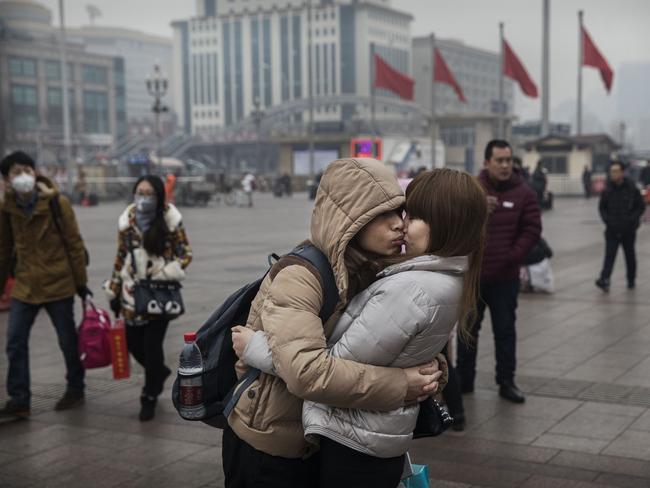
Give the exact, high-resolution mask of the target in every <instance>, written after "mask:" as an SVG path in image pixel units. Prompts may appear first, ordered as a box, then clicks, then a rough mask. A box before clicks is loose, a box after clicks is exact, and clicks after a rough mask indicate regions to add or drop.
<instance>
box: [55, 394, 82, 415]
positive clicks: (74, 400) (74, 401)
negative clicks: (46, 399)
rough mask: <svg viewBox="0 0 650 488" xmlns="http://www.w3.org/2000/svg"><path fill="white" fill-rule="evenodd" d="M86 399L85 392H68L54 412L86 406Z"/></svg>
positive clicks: (57, 403) (57, 404)
mask: <svg viewBox="0 0 650 488" xmlns="http://www.w3.org/2000/svg"><path fill="white" fill-rule="evenodd" d="M85 401H86V397H85V395H84V392H83V391H81V392H79V391H70V390H66V392H65V393H64V394H63V396H62V397H61V399H60V400H59V401H58V402H56V405H54V410H57V411H61V410H70V409H71V408H77V407H80V406H81V405H83V404H84V402H85Z"/></svg>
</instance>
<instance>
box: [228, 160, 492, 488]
mask: <svg viewBox="0 0 650 488" xmlns="http://www.w3.org/2000/svg"><path fill="white" fill-rule="evenodd" d="M406 212H407V218H406V220H405V231H406V235H405V238H404V242H405V245H406V254H405V255H402V256H398V257H388V258H379V259H378V260H377V261H376V263H377V265H378V267H379V269H381V268H382V267H384V266H387V267H385V269H383V271H381V272H379V273H378V274H377V277H378V278H379V279H378V280H377V281H375V282H374V283H373V284H371V285H370V286H369V287H368V288H367V289H366V290H364V291H362V292H361V293H359V294H358V295H357V296H355V297H354V298H353V299H352V300H351V301H350V303H349V304H348V306H347V308H346V310H345V313H344V314H343V315H342V316H341V318H340V319H339V320H338V322H337V324H336V325H335V326H334V330H333V332H332V334H331V335H330V336H329V337H328V341H327V345H328V347H329V348H330V354H331V355H332V356H334V357H337V358H341V359H346V360H351V361H355V362H358V363H365V364H371V365H375V366H389V367H398V368H406V367H411V366H414V365H417V364H420V363H422V362H424V361H427V360H430V359H432V358H433V357H435V356H436V354H437V353H439V352H440V351H441V350H442V348H443V347H444V346H445V344H446V343H447V341H448V339H449V335H450V333H451V330H452V328H453V327H454V324H456V323H458V324H459V330H460V333H461V335H463V336H465V337H466V336H467V331H468V327H469V326H470V324H471V321H470V317H471V316H472V315H473V314H474V313H475V309H476V296H477V291H478V280H479V276H480V267H481V259H482V254H483V242H484V240H485V225H486V220H487V204H486V200H485V192H484V191H483V189H482V188H481V186H480V184H479V183H478V182H477V181H476V179H475V178H474V177H473V176H471V175H470V174H468V173H465V172H460V171H455V170H450V169H436V170H433V171H425V172H422V173H420V174H419V175H418V176H417V177H416V178H415V179H414V180H413V181H412V182H411V183H410V184H409V186H408V188H407V189H406ZM378 231H379V232H381V229H380V228H378ZM379 237H380V234H374V235H368V232H367V230H362V231H361V232H360V233H359V237H358V239H357V240H358V245H360V246H361V247H367V246H368V244H369V243H370V242H373V241H376V239H378V238H379ZM367 238H368V239H367ZM379 256H381V255H379ZM237 339H238V340H233V343H234V346H235V351H236V352H237V354H238V355H239V356H240V357H241V358H242V359H243V360H244V361H245V362H246V363H247V364H249V365H251V366H253V367H256V368H259V369H261V370H262V371H264V372H266V373H268V374H275V369H276V368H275V365H274V361H273V356H272V355H271V354H269V352H268V346H267V344H266V343H265V342H262V341H259V340H258V341H251V342H250V343H248V342H247V343H246V344H243V342H244V341H241V340H239V338H237ZM249 344H250V346H249ZM418 411H419V405H418V404H417V403H416V404H411V405H406V406H403V407H399V408H397V409H394V410H391V411H389V412H379V411H370V410H360V409H350V408H337V407H335V406H330V405H326V404H324V403H319V402H314V401H305V402H304V404H303V412H302V422H303V428H304V433H305V434H304V435H305V438H306V439H307V441H308V442H311V443H314V444H318V445H320V459H319V464H320V470H319V472H320V479H319V484H318V486H320V487H321V488H329V487H332V488H335V487H341V486H354V487H358V488H364V487H368V488H370V487H372V488H382V487H385V488H394V487H395V486H397V485H398V483H399V481H400V478H401V475H402V471H403V468H404V454H405V453H406V452H407V450H408V449H409V446H410V444H411V440H412V433H413V430H414V428H415V425H416V420H417V417H418Z"/></svg>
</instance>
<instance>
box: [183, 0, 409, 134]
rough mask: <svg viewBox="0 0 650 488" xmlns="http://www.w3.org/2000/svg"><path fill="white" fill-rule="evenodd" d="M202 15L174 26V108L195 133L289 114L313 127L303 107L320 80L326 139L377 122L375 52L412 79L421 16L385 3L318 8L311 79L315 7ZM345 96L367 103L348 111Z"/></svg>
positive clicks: (214, 5)
mask: <svg viewBox="0 0 650 488" xmlns="http://www.w3.org/2000/svg"><path fill="white" fill-rule="evenodd" d="M197 14H198V15H197V17H195V18H193V19H190V20H183V21H178V22H174V24H173V27H174V72H175V79H176V81H177V83H176V85H175V94H174V99H175V102H176V111H177V113H178V115H179V122H180V123H181V124H182V125H183V126H184V127H185V130H186V131H187V132H188V133H194V134H201V133H206V134H209V133H210V132H211V131H215V130H218V129H220V128H223V127H228V126H232V125H233V124H236V123H237V122H240V121H242V120H244V119H246V118H248V117H250V116H251V114H252V113H253V111H255V110H256V109H258V108H259V109H268V108H270V107H276V106H279V105H281V104H284V105H286V106H293V107H294V109H293V112H292V113H291V115H290V118H291V119H292V120H293V122H295V123H296V124H302V125H304V121H305V120H306V117H307V108H306V105H305V104H304V103H302V104H301V103H300V102H304V101H305V100H306V99H307V98H308V94H309V82H310V78H311V80H312V86H313V95H314V99H315V106H316V108H315V121H316V124H317V125H316V128H317V129H318V127H319V126H320V127H327V124H331V127H334V128H336V127H337V126H338V125H340V124H342V123H343V121H346V120H350V119H351V118H352V117H353V115H354V114H356V115H357V117H358V116H361V117H364V118H367V117H368V113H369V104H368V102H367V99H368V98H369V96H370V91H371V72H372V65H371V49H372V48H371V46H373V45H374V49H375V52H376V53H378V54H380V55H381V56H382V57H383V58H384V59H386V60H387V61H388V62H389V63H390V64H391V65H392V66H393V67H395V68H396V69H399V70H400V71H402V72H404V73H408V74H410V73H411V72H412V60H411V38H410V23H411V16H410V15H408V14H405V13H402V12H399V11H396V10H394V9H392V8H391V7H390V5H389V2H388V1H385V0H384V1H381V0H375V1H365V2H358V1H352V0H347V1H346V0H337V1H334V0H320V1H313V2H312V15H311V26H312V32H311V35H312V46H313V50H312V62H311V76H310V73H309V52H308V46H309V23H310V22H309V17H308V8H307V4H306V3H305V2H301V1H286V0H284V1H283V0H266V1H264V0H258V1H254V0H252V1H237V0H235V1H224V0H199V1H198V2H197ZM339 95H340V96H344V95H355V96H358V97H362V98H363V97H365V99H366V103H365V104H363V105H362V104H352V103H349V104H348V103H338V102H336V97H337V96H339ZM378 95H379V96H385V97H388V96H390V95H389V94H388V93H378ZM330 101H331V103H330ZM382 110H383V111H387V110H388V109H386V108H384V109H382ZM360 112H361V113H360ZM384 115H385V114H384ZM378 117H379V118H381V117H382V114H379V115H378Z"/></svg>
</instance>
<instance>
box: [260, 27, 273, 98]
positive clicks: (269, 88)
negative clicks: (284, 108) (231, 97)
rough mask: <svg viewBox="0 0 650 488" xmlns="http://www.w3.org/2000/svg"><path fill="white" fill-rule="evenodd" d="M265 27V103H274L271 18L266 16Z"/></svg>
mask: <svg viewBox="0 0 650 488" xmlns="http://www.w3.org/2000/svg"><path fill="white" fill-rule="evenodd" d="M262 25H263V29H264V42H263V44H262V45H263V46H264V105H266V106H267V107H270V106H271V105H272V103H273V102H272V100H271V98H272V95H273V90H272V88H273V82H272V78H271V19H268V18H265V19H264V22H263V24H262Z"/></svg>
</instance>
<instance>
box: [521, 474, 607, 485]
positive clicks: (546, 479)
mask: <svg viewBox="0 0 650 488" xmlns="http://www.w3.org/2000/svg"><path fill="white" fill-rule="evenodd" d="M608 486H610V485H604V484H600V483H591V482H589V481H576V480H570V479H569V480H567V479H561V478H553V477H551V476H542V475H537V474H536V475H533V476H531V477H530V478H528V479H527V480H526V481H524V483H523V484H522V485H521V488H607V487H608Z"/></svg>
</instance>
